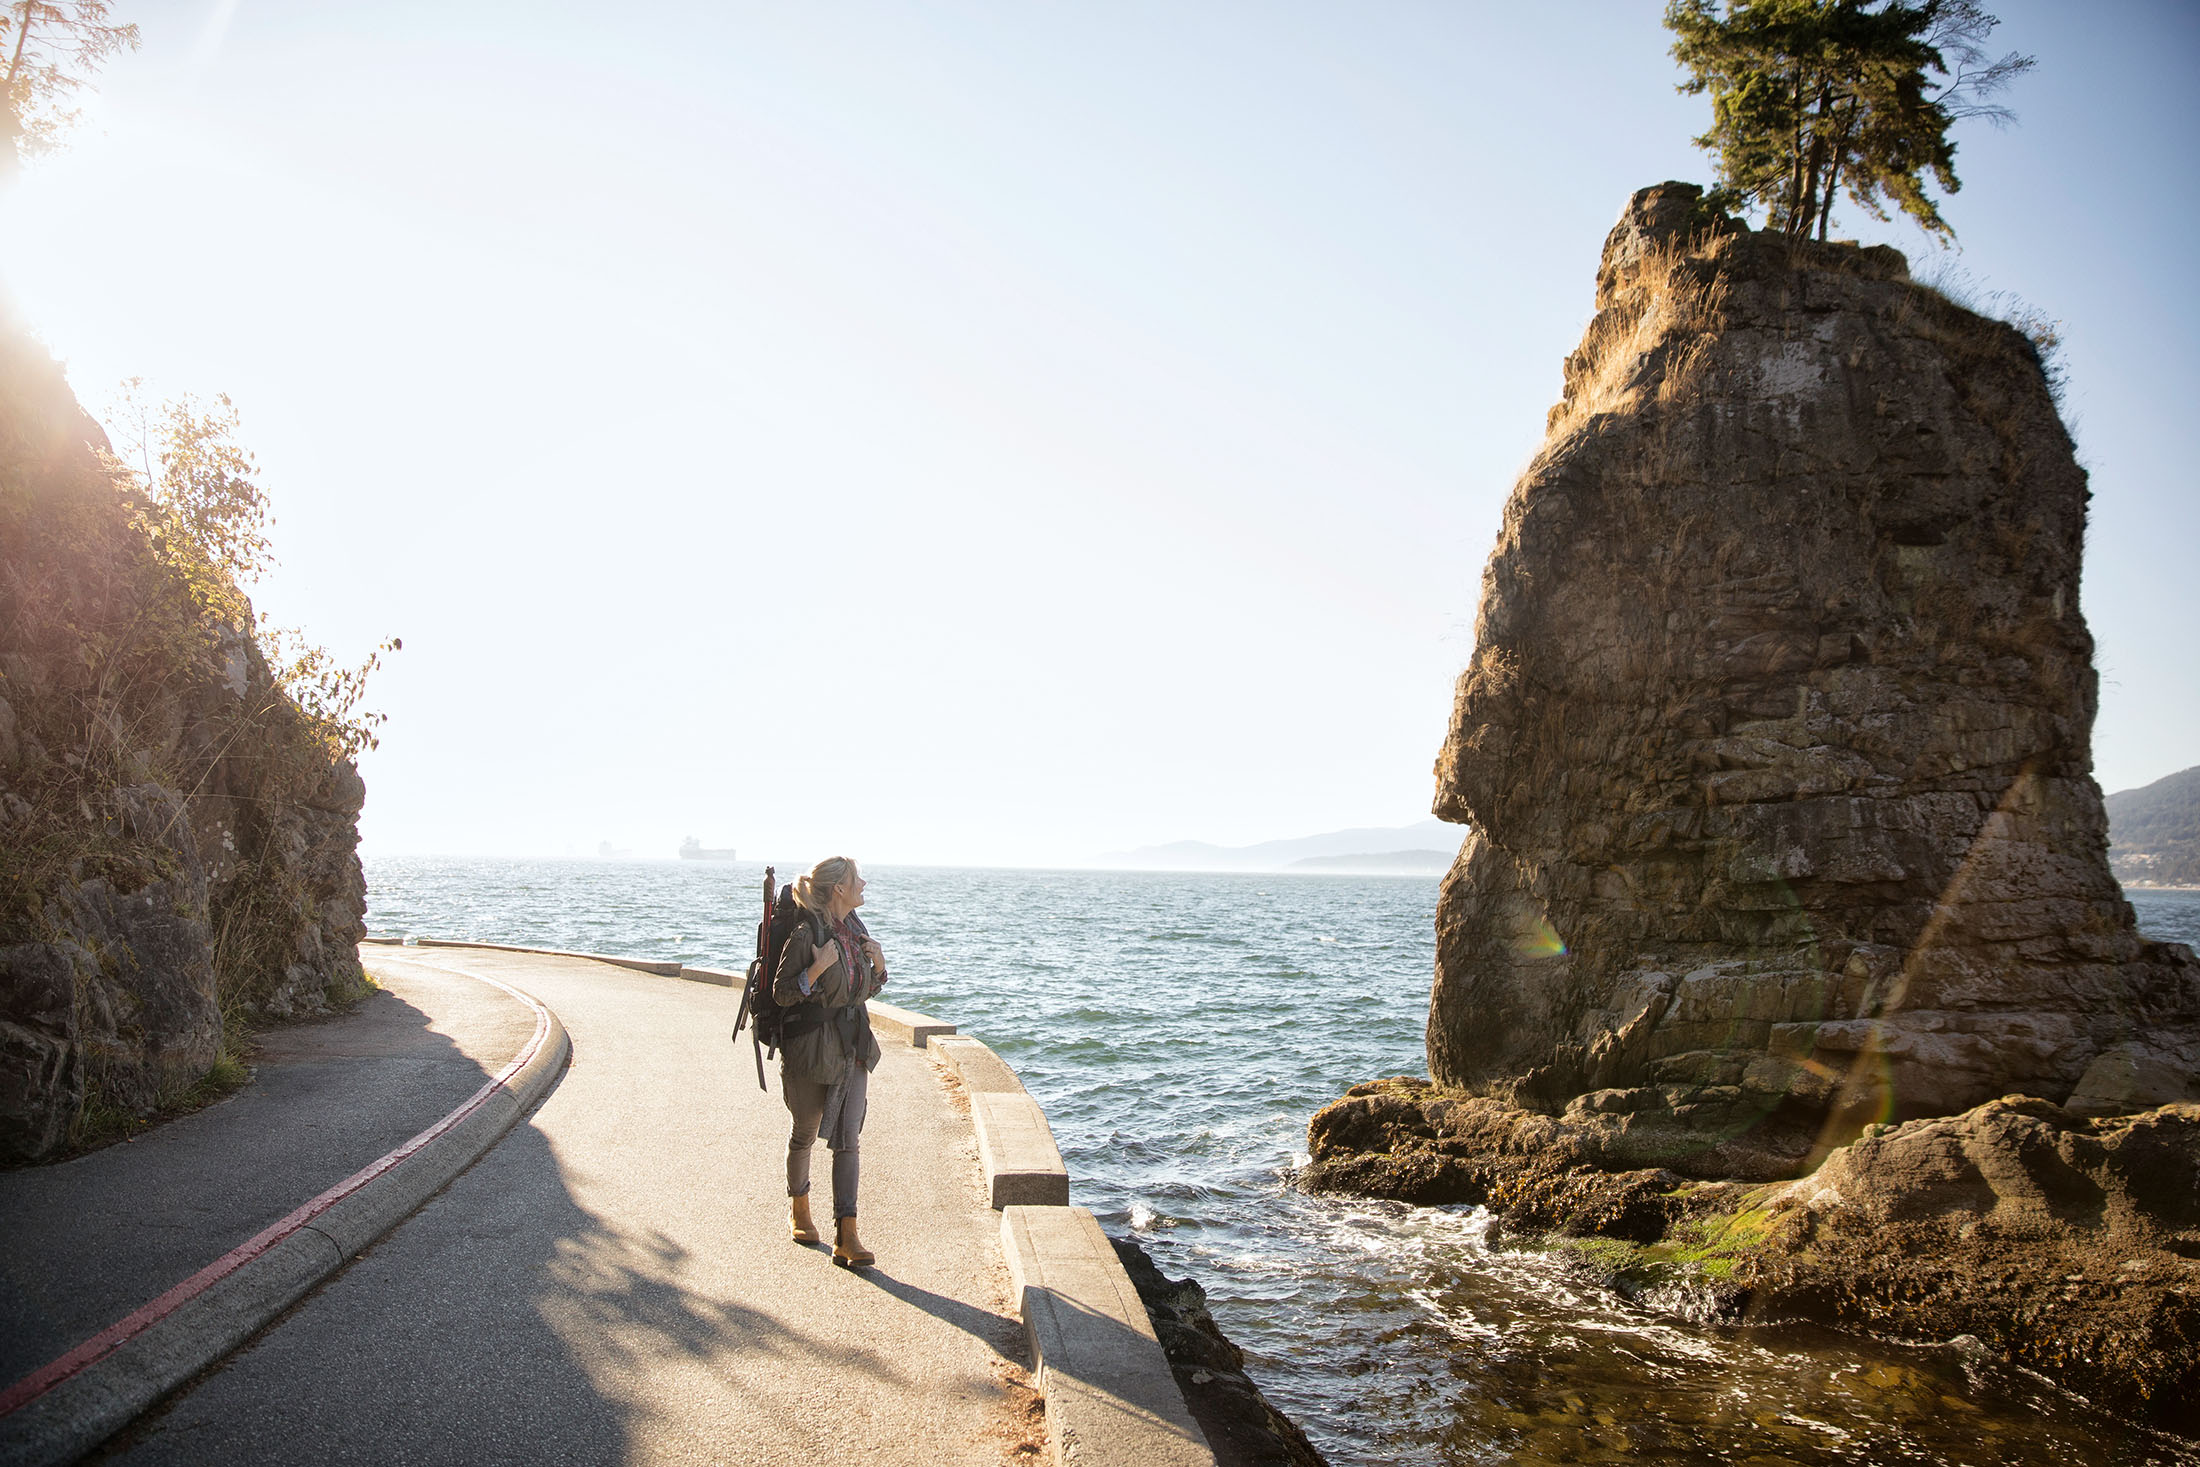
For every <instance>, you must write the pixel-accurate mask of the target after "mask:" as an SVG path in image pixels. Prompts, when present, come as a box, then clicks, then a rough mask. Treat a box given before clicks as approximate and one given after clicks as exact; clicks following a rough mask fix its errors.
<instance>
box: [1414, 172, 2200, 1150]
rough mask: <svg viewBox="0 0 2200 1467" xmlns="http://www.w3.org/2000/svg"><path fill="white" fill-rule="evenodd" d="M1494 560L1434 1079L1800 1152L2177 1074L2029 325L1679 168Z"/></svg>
mask: <svg viewBox="0 0 2200 1467" xmlns="http://www.w3.org/2000/svg"><path fill="white" fill-rule="evenodd" d="M1597 307H1598V310H1597V315H1596V318H1595V320H1594V321H1593V322H1592V323H1591V325H1590V327H1589V330H1588V333H1587V335H1586V337H1585V338H1584V340H1583V342H1582V345H1581V347H1580V349H1579V350H1578V351H1576V352H1575V353H1574V354H1573V355H1572V356H1571V357H1569V358H1568V360H1567V362H1566V374H1565V375H1566V389H1565V397H1564V400H1563V401H1562V402H1561V403H1560V404H1559V406H1558V407H1557V408H1555V409H1554V410H1553V411H1552V414H1551V421H1550V424H1549V434H1548V437H1547V438H1546V440H1545V443H1544V445H1543V447H1542V449H1541V451H1540V452H1539V453H1538V454H1537V456H1536V457H1535V459H1534V461H1533V462H1532V463H1531V464H1530V465H1529V467H1528V469H1527V470H1526V472H1525V473H1524V475H1523V476H1522V478H1521V480H1520V482H1519V484H1518V486H1517V487H1516V488H1515V489H1514V491H1513V495H1512V498H1511V500H1510V502H1509V503H1508V505H1507V507H1506V511H1505V520H1504V526H1503V529H1502V531H1501V533H1500V535H1499V539H1498V544H1497V548H1496V550H1495V552H1494V553H1493V554H1492V556H1491V558H1490V561H1489V565H1488V568H1487V570H1486V572H1485V574H1484V580H1483V592H1482V603H1481V610H1480V615H1479V620H1478V625H1477V632H1476V646H1475V652H1474V657H1473V660H1472V662H1471V663H1470V665H1469V667H1468V669H1467V671H1466V672H1465V674H1464V675H1463V676H1462V677H1461V679H1460V682H1459V687H1458V692H1457V701H1456V707H1455V710H1454V714H1453V719H1452V726H1451V731H1450V736H1449V738H1448V740H1447V742H1446V743H1445V745H1444V749H1443V753H1442V756H1441V758H1440V760H1439V763H1438V768H1437V774H1438V797H1437V813H1438V814H1440V815H1443V816H1445V817H1446V818H1448V819H1454V820H1459V821H1463V822H1467V823H1469V824H1470V825H1471V826H1472V833H1471V834H1470V835H1469V837H1468V838H1467V841H1466V843H1465V846H1464V848H1463V849H1462V850H1461V852H1460V854H1459V858H1458V860H1457V862H1456V863H1455V864H1454V866H1453V867H1452V870H1451V872H1450V874H1449V876H1448V877H1447V878H1446V880H1445V883H1444V888H1443V894H1442V898H1441V901H1440V906H1439V911H1438V918H1437V941H1438V956H1437V974H1436V985H1435V991H1434V994H1433V997H1432V1000H1431V1006H1430V1016H1429V1026H1428V1056H1429V1067H1430V1072H1431V1074H1432V1076H1433V1077H1434V1078H1435V1079H1436V1080H1437V1081H1438V1082H1440V1083H1442V1084H1444V1085H1445V1086H1447V1087H1449V1088H1454V1089H1457V1090H1460V1091H1464V1092H1470V1093H1475V1094H1481V1095H1485V1096H1489V1097H1493V1098H1495V1099H1498V1100H1501V1101H1504V1102H1507V1103H1509V1104H1512V1105H1517V1106H1521V1107H1524V1108H1526V1109H1528V1110H1532V1111H1542V1112H1548V1113H1552V1114H1563V1115H1564V1116H1566V1117H1567V1118H1568V1119H1569V1120H1571V1121H1575V1122H1578V1123H1579V1124H1578V1129H1579V1131H1580V1132H1581V1133H1582V1134H1584V1135H1595V1136H1597V1137H1599V1138H1600V1140H1599V1142H1598V1144H1599V1145H1600V1146H1602V1147H1604V1148H1605V1149H1606V1151H1607V1152H1608V1153H1609V1154H1610V1156H1611V1157H1613V1158H1615V1159H1617V1160H1622V1161H1626V1162H1629V1163H1631V1164H1633V1165H1657V1166H1672V1167H1675V1168H1678V1169H1681V1170H1685V1171H1688V1172H1690V1173H1692V1174H1696V1175H1704V1176H1713V1175H1717V1176H1744V1177H1754V1178H1771V1177H1778V1176H1792V1175H1794V1174H1796V1172H1797V1171H1799V1170H1801V1169H1802V1168H1803V1167H1805V1166H1807V1165H1808V1164H1809V1163H1810V1162H1811V1161H1813V1160H1815V1158H1816V1157H1817V1156H1819V1155H1822V1154H1823V1151H1824V1149H1825V1148H1826V1147H1827V1146H1830V1145H1834V1144H1838V1143H1839V1142H1841V1141H1845V1140H1847V1139H1849V1138H1850V1137H1853V1136H1854V1135H1855V1134H1856V1133H1857V1132H1858V1130H1859V1129H1861V1128H1862V1127H1863V1126H1864V1125H1866V1124H1869V1123H1872V1122H1876V1121H1883V1120H1890V1119H1900V1118H1907V1117H1913V1116H1922V1115H1941V1114H1948V1113H1952V1112H1957V1111H1961V1110H1964V1109H1966V1108H1968V1107H1971V1106H1975V1105H1978V1104H1980V1103H1981V1102H1983V1101H1986V1100H1989V1099H1992V1098H1993V1097H1996V1096H2000V1095H2003V1094H2007V1093H2010V1092H2022V1093H2025V1094H2031V1095H2038V1096H2041V1097H2044V1098H2046V1099H2048V1100H2052V1101H2055V1102H2057V1103H2068V1104H2070V1105H2072V1106H2074V1107H2076V1108H2079V1109H2084V1110H2088V1111H2092V1112H2095V1113H2109V1112H2115V1111H2128V1110H2132V1109H2138V1108H2144V1107H2148V1106H2153V1105H2159V1104H2162V1103H2164V1102H2168V1101H2176V1100H2184V1099H2193V1098H2200V965H2196V964H2195V962H2194V961H2193V958H2192V955H2191V953H2190V951H2189V950H2188V949H2185V948H2182V947H2177V946H2171V945H2166V944H2160V943H2154V942H2150V941H2148V940H2146V939H2144V938H2142V937H2140V936H2139V934H2138V933H2137V931H2136V930H2135V929H2134V926H2133V922H2132V915H2131V910H2130V908H2129V907H2128V906H2127V905H2126V904H2125V902H2124V901H2123V899H2122V896H2121V893H2120V891H2119V888H2118V887H2117V884H2116V882H2115V879H2114V878H2113V877H2112V876H2111V874H2110V872H2109V868H2108V863H2107V859H2106V841H2107V823H2106V820H2105V818H2104V816H2103V813H2102V807H2101V796H2100V792H2099V789H2098V788H2097V786H2096V785H2095V784H2094V781H2093V778H2092V773H2091V753H2090V738H2091V732H2092V723H2093V715H2094V704H2095V680H2094V672H2093V667H2092V654H2093V645H2092V639H2091V636H2090V635H2089V634H2088V632H2087V630H2086V626H2085V621H2084V618H2083V617H2082V616H2081V615H2080V612H2079V606H2078V584H2079V556H2080V547H2081V543H2082V540H2083V536H2084V529H2085V505H2086V497H2087V490H2086V479H2085V474H2084V471H2083V470H2081V469H2080V468H2079V467H2078V466H2077V464H2076V462H2075V461H2074V459H2073V457H2072V453H2071V445H2070V440H2069V438H2068V436H2067V434H2066V433H2065V432H2064V429H2063V425H2062V422H2061V420H2060V418H2059V417H2058V415H2057V412H2056V408H2055V404H2054V401H2053V398H2052V396H2051V393H2050V390H2049V386H2048V382H2047V379H2046V377H2045V375H2044V373H2043V371H2042V367H2041V363H2040V359H2039V356H2038V353H2037V352H2036V350H2035V348H2034V346H2033V344H2032V342H2031V341H2030V340H2028V339H2027V338H2026V336H2025V335H2024V334H2023V333H2022V332H2020V331H2018V330H2017V329H2016V328H2014V327H2012V326H2009V325H2007V324H2004V323H2002V322H1999V321H1993V320H1989V319H1986V318H1985V317H1982V316H1979V315H1976V314H1974V313H1972V312H1971V311H1968V310H1965V309H1963V308H1962V307H1960V306H1958V305H1955V304H1953V303H1951V302H1950V301H1948V300H1947V299H1945V298H1943V297H1942V296H1940V295H1938V294H1937V293H1935V292H1934V291H1932V290H1930V289H1927V288H1925V287H1922V286H1919V285H1916V284H1914V283H1912V282H1911V281H1910V280H1909V279H1908V276H1907V271H1906V267H1905V264H1904V261H1903V259H1902V257H1901V256H1900V255H1899V254H1897V253H1896V252H1895V251H1893V250H1891V249H1886V248H1883V247H1881V248H1873V249H1864V250H1859V249H1856V248H1854V247H1851V246H1842V245H1820V244H1814V243H1809V242H1797V241H1790V240H1787V239H1785V238H1783V237H1780V236H1776V235H1770V234H1755V233H1751V232H1750V231H1748V230H1747V229H1746V228H1744V227H1742V226H1740V225H1738V224H1736V223H1734V222H1732V221H1729V220H1725V219H1722V218H1719V217H1716V216H1713V215H1710V214H1707V213H1706V212H1705V211H1704V209H1703V208H1702V205H1701V200H1700V196H1699V191H1698V190H1696V189H1695V188H1693V187H1691V186H1688V185H1681V184H1667V185H1664V186H1661V187H1658V188H1652V189H1646V190H1644V191H1643V192H1641V193H1639V194H1637V195H1636V196H1635V197H1634V199H1633V200H1632V201H1631V202H1630V203H1629V205H1628V208H1627V210H1626V213H1625V215H1624V216H1623V217H1622V218H1621V220H1620V222H1619V224H1618V225H1617V226H1616V227H1615V228H1614V229H1613V231H1612V233H1611V236H1610V238H1609V239H1608V240H1607V241H1606V245H1605V251H1604V259H1603V265H1602V268H1601V270H1600V272H1599V274H1598V279H1597Z"/></svg>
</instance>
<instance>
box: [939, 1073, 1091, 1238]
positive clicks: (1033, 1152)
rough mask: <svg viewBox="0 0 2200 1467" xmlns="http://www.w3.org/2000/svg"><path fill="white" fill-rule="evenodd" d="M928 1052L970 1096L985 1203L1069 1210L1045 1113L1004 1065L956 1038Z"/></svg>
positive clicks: (1065, 1179)
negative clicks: (948, 1068) (957, 1078)
mask: <svg viewBox="0 0 2200 1467" xmlns="http://www.w3.org/2000/svg"><path fill="white" fill-rule="evenodd" d="M932 1047H933V1048H934V1049H937V1050H938V1051H939V1052H940V1056H941V1057H942V1058H943V1059H945V1060H946V1061H947V1062H948V1063H949V1064H950V1065H953V1066H954V1067H955V1073H956V1074H957V1075H958V1076H960V1077H961V1079H962V1082H963V1089H964V1090H965V1091H966V1092H967V1093H968V1094H969V1096H970V1122H971V1125H972V1126H973V1127H975V1128H976V1130H977V1133H978V1165H979V1167H980V1168H981V1169H982V1170H983V1171H984V1172H985V1189H986V1196H987V1199H988V1201H990V1202H991V1204H992V1206H993V1209H994V1210H995V1211H996V1212H998V1211H999V1210H1001V1209H1002V1208H1004V1207H1014V1206H1019V1205H1022V1206H1039V1207H1067V1206H1068V1205H1069V1168H1068V1167H1066V1166H1064V1165H1063V1164H1062V1152H1061V1148H1059V1147H1058V1146H1056V1145H1055V1144H1054V1128H1053V1127H1052V1126H1050V1125H1048V1124H1047V1113H1046V1111H1045V1110H1044V1109H1043V1108H1042V1107H1041V1106H1040V1104H1039V1102H1038V1101H1036V1100H1034V1099H1032V1097H1031V1095H1030V1094H1029V1093H1028V1092H1027V1091H1025V1089H1024V1082H1023V1081H1021V1080H1019V1079H1017V1078H1016V1072H1015V1071H1014V1070H1012V1069H1010V1068H1009V1065H1008V1061H1006V1060H1004V1059H1002V1058H1001V1057H1000V1056H999V1055H997V1054H995V1053H994V1052H993V1050H992V1049H991V1047H990V1046H988V1045H985V1044H983V1043H981V1042H979V1041H978V1040H976V1039H972V1038H970V1037H969V1036H968V1035H956V1036H954V1037H952V1038H945V1039H935V1040H934V1041H932Z"/></svg>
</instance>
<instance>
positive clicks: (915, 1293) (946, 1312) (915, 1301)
mask: <svg viewBox="0 0 2200 1467" xmlns="http://www.w3.org/2000/svg"><path fill="white" fill-rule="evenodd" d="M851 1271H852V1272H854V1273H856V1274H857V1275H858V1276H859V1277H861V1278H863V1279H865V1280H866V1281H868V1282H870V1283H872V1284H874V1285H876V1286H877V1287H878V1288H880V1289H881V1290H883V1291H885V1292H886V1293H888V1294H891V1295H893V1296H894V1297H895V1298H897V1299H899V1300H901V1301H902V1302H903V1303H904V1304H910V1305H914V1306H915V1307H916V1308H918V1309H921V1310H923V1311H924V1312H925V1313H926V1314H929V1315H931V1316H932V1317H933V1318H934V1319H937V1320H941V1321H943V1322H945V1323H947V1324H951V1325H953V1326H954V1327H955V1328H957V1329H959V1330H961V1331H962V1332H963V1333H964V1334H967V1335H970V1336H972V1337H973V1338H975V1339H977V1340H978V1341H980V1342H981V1343H983V1344H984V1345H985V1346H986V1348H988V1349H990V1350H991V1351H992V1352H993V1353H994V1354H996V1355H998V1356H1000V1357H1001V1358H1002V1359H1004V1360H1010V1361H1014V1362H1015V1363H1017V1364H1021V1363H1023V1349H1022V1340H1023V1331H1024V1327H1023V1325H1022V1323H1021V1322H1019V1321H1017V1320H1012V1319H1008V1318H1005V1317H1003V1316H1001V1315H998V1314H995V1313H993V1312H992V1311H991V1310H989V1309H980V1308H978V1307H977V1306H975V1305H972V1304H965V1303H964V1302H963V1301H962V1300H960V1299H950V1298H948V1297H947V1296H946V1295H945V1294H935V1293H933V1292H932V1291H931V1290H930V1289H924V1288H919V1287H918V1286H917V1285H915V1284H912V1283H907V1282H905V1281H903V1280H901V1279H897V1278H895V1277H894V1276H893V1275H892V1274H890V1273H887V1272H885V1271H884V1270H883V1269H880V1268H878V1267H876V1266H874V1267H871V1268H866V1269H856V1270H851Z"/></svg>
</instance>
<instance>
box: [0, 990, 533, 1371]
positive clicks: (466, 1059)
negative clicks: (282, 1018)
mask: <svg viewBox="0 0 2200 1467" xmlns="http://www.w3.org/2000/svg"><path fill="white" fill-rule="evenodd" d="M534 1025H535V1017H534V1014H533V1013H532V1012H530V1011H529V1010H528V1008H527V1006H526V1005H524V1004H522V1003H520V1002H519V1001H518V1000H516V999H514V998H512V997H511V996H510V995H508V994H505V993H501V992H499V991H498V990H496V989H494V988H492V987H490V986H489V985H488V984H486V983H480V982H476V981H475V980H474V979H471V978H467V977H463V976H461V975H459V974H456V973H450V972H438V971H432V970H421V971H416V972H411V973H408V974H407V975H406V977H405V979H404V981H403V982H401V983H393V984H392V985H391V986H390V987H389V988H388V989H386V990H385V991H383V992H381V993H377V994H375V995H374V996H373V997H371V998H369V999H368V1000H367V1001H366V1002H365V1003H363V1004H362V1005H361V1006H360V1008H359V1009H358V1010H357V1011H355V1012H354V1013H352V1014H350V1015H348V1016H346V1017H344V1018H341V1019H335V1020H328V1021H324V1022H317V1023H306V1024H298V1025H294V1026H292V1027H289V1028H286V1029H280V1030H276V1031H273V1032H272V1033H271V1034H270V1035H269V1037H268V1039H267V1042H266V1043H265V1044H264V1045H263V1046H262V1049H261V1052H260V1054H259V1055H258V1056H256V1058H255V1060H254V1067H255V1069H256V1072H257V1073H256V1074H255V1075H254V1077H253V1081H252V1083H251V1084H250V1085H249V1086H247V1087H246V1088H245V1089H244V1090H243V1091H241V1092H239V1093H238V1094H237V1095H235V1096H233V1097H231V1098H230V1099H228V1100H225V1101H223V1102H221V1103H220V1104H218V1105H213V1106H209V1107H208V1108H207V1109H205V1110H202V1111H199V1112H198V1113H196V1114H194V1115H189V1116H185V1117H183V1118H181V1119H179V1120H176V1121H172V1122H170V1123H169V1124H167V1125H165V1126H162V1127H160V1128H159V1129H157V1130H155V1131H152V1132H149V1133H147V1134H146V1135H144V1136H142V1137H140V1138H139V1139H137V1140H135V1141H132V1142H126V1143H123V1144H120V1145H115V1146H109V1147H107V1148H106V1149H105V1150H102V1151H95V1152H93V1153H91V1154H90V1155H88V1156H82V1157H78V1158H77V1159H76V1160H74V1161H70V1162H64V1163H62V1164H61V1165H59V1166H48V1167H28V1168H24V1169H22V1170H19V1171H10V1172H0V1238H5V1239H6V1247H5V1248H4V1249H0V1385H6V1384H8V1383H10V1382H13V1381H15V1380H17V1379H19V1378H20V1377H22V1376H24V1375H27V1374H28V1373H30V1372H31V1371H33V1370H35V1369H37V1368H38V1367H39V1366H42V1365H44V1364H45V1363H46V1362H47V1361H49V1360H52V1359H53V1358H55V1357H56V1356H58V1355H60V1354H62V1353H63V1352H64V1351H66V1350H68V1349H69V1348H70V1347H72V1346H74V1345H75V1344H77V1343H78V1342H79V1341H81V1340H84V1339H86V1338H88V1337H90V1336H91V1335H94V1334H96V1333H98V1332H99V1331H100V1330H101V1329H104V1328H105V1327H106V1326H108V1325H110V1324H112V1323H114V1322H115V1321H116V1320H118V1319H120V1318H122V1317H123V1316H124V1315H126V1314H128V1313H130V1311H132V1310H133V1309H135V1308H137V1307H138V1306H139V1305H141V1304H143V1303H145V1302H146V1301H147V1300H149V1299H151V1298H153V1297H154V1296H155V1295H157V1294H159V1293H161V1292H162V1291H163V1290H165V1289H167V1288H168V1287H169V1286H170V1285H172V1284H175V1283H177V1282H179V1281H181V1280H182V1279H185V1278H187V1277H189V1276H190V1275H191V1274H193V1273H195V1272H197V1271H198V1270H199V1269H200V1268H202V1267H204V1266H205V1265H206V1264H208V1263H211V1262H213V1261H214V1259H216V1258H217V1257H219V1256H220V1255H222V1254H223V1253H225V1252H227V1251H228V1250H229V1249H230V1248H232V1247H234V1246H236V1245H237V1244H238V1243H241V1242H243V1241H244V1240H245V1239H246V1238H249V1237H251V1236H252V1235H253V1234H254V1233H256V1232H258V1231H259V1230H260V1229H261V1228H262V1227H264V1226H266V1225H267V1224H268V1223H270V1222H272V1221H273V1220H275V1219H276V1218H279V1217H281V1216H282V1215H283V1214H285V1213H287V1212H289V1211H290V1210H291V1209H292V1208H294V1207H296V1206H297V1205H298V1204H299V1203H301V1202H303V1201H305V1200H306V1199H307V1198H308V1197H312V1196H314V1195H316V1194H317V1193H319V1192H321V1191H322V1190H323V1189H324V1188H326V1187H329V1186H331V1185H333V1184H335V1183H336V1182H339V1181H341V1180H343V1179H344V1178H345V1177H348V1176H350V1175H351V1174H352V1173H353V1172H355V1171H357V1170H358V1169H359V1168H361V1167H363V1166H366V1165H367V1164H368V1163H370V1162H372V1161H374V1160H375V1159H376V1158H377V1157H379V1156H381V1155H383V1154H384V1153H385V1152H387V1151H389V1150H390V1149H391V1148H392V1147H395V1146H399V1145H402V1144H403V1143H404V1142H405V1141H406V1140H408V1139H410V1138H411V1137H412V1136H413V1135H414V1134H416V1133H417V1132H419V1131H420V1130H421V1129H423V1128H424V1127H427V1126H430V1125H433V1124H434V1123H435V1122H436V1121H437V1120H439V1119H441V1118H442V1117H443V1116H444V1115H445V1114H446V1113H447V1112H448V1111H450V1109H451V1108H452V1107H453V1106H455V1105H458V1104H459V1103H460V1102H462V1101H464V1100H465V1099H466V1098H467V1097H468V1096H470V1095H472V1094H473V1093H474V1092H475V1091H476V1090H477V1089H479V1088H480V1087H481V1084H482V1082H483V1080H484V1079H486V1078H487V1077H488V1076H489V1075H490V1074H492V1073H494V1072H495V1071H496V1069H497V1068H498V1067H499V1066H501V1065H503V1064H504V1062H505V1061H507V1060H509V1059H510V1058H511V1057H512V1056H513V1055H514V1054H515V1053H517V1052H518V1051H519V1049H520V1047H521V1046H522V1045H523V1044H525V1043H526V1042H527V1039H528V1036H529V1035H530V1034H531V1033H532V1032H533V1030H534Z"/></svg>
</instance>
